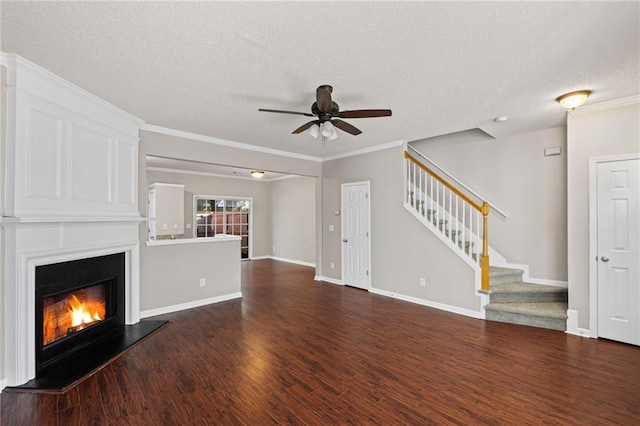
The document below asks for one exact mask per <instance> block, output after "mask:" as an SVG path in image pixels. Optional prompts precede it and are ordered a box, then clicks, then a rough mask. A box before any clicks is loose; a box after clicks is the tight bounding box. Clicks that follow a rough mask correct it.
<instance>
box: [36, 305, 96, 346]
mask: <svg viewBox="0 0 640 426" xmlns="http://www.w3.org/2000/svg"><path fill="white" fill-rule="evenodd" d="M43 314H44V315H43V341H42V343H43V344H44V345H48V344H50V343H53V342H55V341H56V340H59V339H62V338H63V337H66V336H67V335H69V334H70V333H72V332H75V331H79V330H82V329H83V328H85V327H87V326H89V325H91V324H93V323H95V322H96V321H102V320H103V319H104V318H105V316H106V304H105V302H104V301H99V300H95V301H94V300H88V301H85V302H81V301H80V299H78V297H77V296H76V295H75V294H72V295H70V296H69V297H67V298H66V299H64V300H63V301H60V302H57V303H54V304H52V305H50V306H47V307H45V309H44V312H43Z"/></svg>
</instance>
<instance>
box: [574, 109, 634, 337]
mask: <svg viewBox="0 0 640 426" xmlns="http://www.w3.org/2000/svg"><path fill="white" fill-rule="evenodd" d="M583 111H584V112H581V111H580V110H577V113H576V114H569V116H568V118H567V129H568V132H567V133H568V137H567V140H568V142H567V145H568V146H567V150H568V179H567V187H568V194H567V195H568V202H567V204H568V215H569V226H568V238H569V246H568V265H569V266H568V267H569V309H573V310H576V311H577V312H578V327H580V328H584V329H589V327H590V325H589V321H590V316H589V259H590V257H589V244H590V239H591V238H595V235H594V236H590V235H589V159H590V158H597V157H605V156H611V155H620V154H631V153H639V152H640V118H639V117H640V104H638V103H636V104H633V105H627V106H622V107H619V108H613V109H605V110H602V109H594V110H593V111H591V110H589V109H586V108H585V109H584V110H583Z"/></svg>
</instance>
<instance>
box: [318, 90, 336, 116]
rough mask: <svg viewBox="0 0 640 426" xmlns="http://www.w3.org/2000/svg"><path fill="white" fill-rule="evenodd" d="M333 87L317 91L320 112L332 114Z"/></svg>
mask: <svg viewBox="0 0 640 426" xmlns="http://www.w3.org/2000/svg"><path fill="white" fill-rule="evenodd" d="M332 90H333V89H332V88H331V86H328V85H325V86H320V87H318V89H317V90H316V102H317V105H318V110H319V111H320V112H331V91H332Z"/></svg>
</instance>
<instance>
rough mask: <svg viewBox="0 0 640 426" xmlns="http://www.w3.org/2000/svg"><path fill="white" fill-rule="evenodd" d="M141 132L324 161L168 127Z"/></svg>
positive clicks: (146, 127) (147, 127) (146, 126)
mask: <svg viewBox="0 0 640 426" xmlns="http://www.w3.org/2000/svg"><path fill="white" fill-rule="evenodd" d="M140 130H145V131H147V132H153V133H160V134H163V135H169V136H177V137H179V138H183V139H190V140H194V141H198V142H206V143H212V144H215V145H222V146H227V147H230V148H237V149H244V150H247V151H256V152H262V153H264V154H272V155H279V156H281V157H289V158H296V159H298V160H307V161H315V162H321V161H322V159H321V158H320V157H314V156H312V155H305V154H297V153H294V152H289V151H281V150H279V149H273V148H266V147H263V146H257V145H251V144H248V143H242V142H233V141H228V140H226V139H220V138H214V137H212V136H205V135H200V134H197V133H191V132H185V131H183V130H176V129H170V128H168V127H161V126H156V125H154V124H148V123H144V124H142V125H141V126H140Z"/></svg>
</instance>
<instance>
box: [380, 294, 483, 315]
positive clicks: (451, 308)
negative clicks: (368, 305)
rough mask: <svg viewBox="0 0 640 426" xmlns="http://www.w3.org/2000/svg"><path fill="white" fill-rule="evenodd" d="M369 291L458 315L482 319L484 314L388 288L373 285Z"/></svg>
mask: <svg viewBox="0 0 640 426" xmlns="http://www.w3.org/2000/svg"><path fill="white" fill-rule="evenodd" d="M369 291H370V292H371V293H374V294H379V295H381V296H387V297H391V298H393V299H398V300H403V301H405V302H411V303H416V304H418V305H423V306H428V307H430V308H435V309H440V310H441V311H447V312H451V313H454V314H458V315H464V316H467V317H471V318H477V319H482V314H481V312H479V311H473V310H471V309H466V308H460V307H458V306H451V305H446V304H444V303H439V302H433V301H431V300H427V299H419V298H417V297H412V296H406V295H404V294H399V293H393V292H391V291H387V290H381V289H379V288H375V287H371V288H369Z"/></svg>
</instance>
